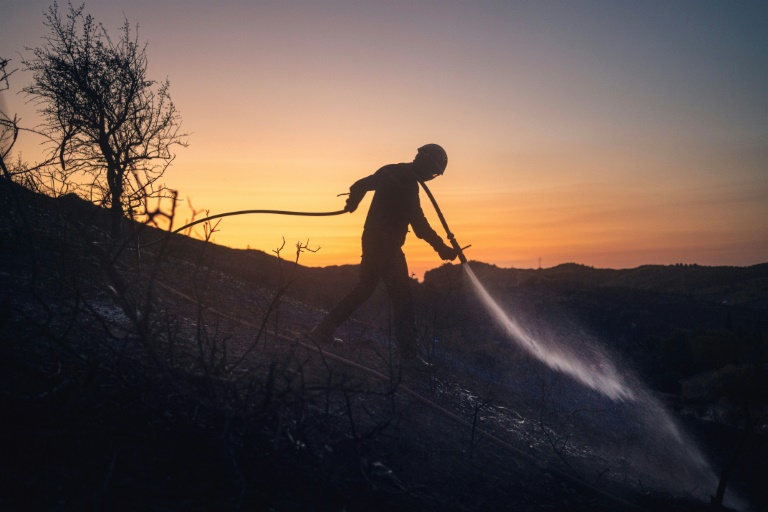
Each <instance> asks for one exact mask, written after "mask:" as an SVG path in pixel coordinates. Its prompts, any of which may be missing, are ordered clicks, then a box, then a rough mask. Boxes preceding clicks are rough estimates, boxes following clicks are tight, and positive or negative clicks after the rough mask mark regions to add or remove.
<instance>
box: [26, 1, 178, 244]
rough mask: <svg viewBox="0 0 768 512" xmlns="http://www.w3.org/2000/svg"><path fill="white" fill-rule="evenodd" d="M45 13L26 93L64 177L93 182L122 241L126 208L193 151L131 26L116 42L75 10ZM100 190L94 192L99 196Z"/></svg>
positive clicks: (166, 90)
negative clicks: (181, 154) (183, 151)
mask: <svg viewBox="0 0 768 512" xmlns="http://www.w3.org/2000/svg"><path fill="white" fill-rule="evenodd" d="M68 7H69V12H68V13H67V14H66V16H65V17H62V15H61V14H60V13H59V8H58V5H57V4H56V2H54V3H53V5H52V6H51V7H49V8H48V11H47V12H46V14H45V18H46V22H45V26H46V27H48V29H49V34H48V35H47V36H46V37H45V38H44V39H45V43H43V44H42V45H41V46H39V47H37V48H34V49H32V48H27V50H29V51H32V52H33V55H34V57H33V58H31V59H29V60H24V61H23V63H24V66H25V68H26V69H27V70H29V71H32V72H33V81H32V84H31V85H29V86H27V87H25V88H24V89H23V90H24V92H26V93H27V94H29V95H31V96H32V97H33V98H34V99H35V100H36V101H37V102H38V105H39V107H40V109H39V112H40V113H41V114H42V115H43V118H44V120H45V121H44V127H43V131H45V132H47V135H48V136H49V138H50V139H51V140H52V141H54V148H53V150H54V151H55V152H56V153H57V157H58V160H59V166H60V170H59V171H60V172H61V173H65V174H71V173H84V174H85V175H87V176H91V180H90V183H89V184H88V186H90V187H92V189H93V188H95V189H96V190H95V192H96V193H97V194H98V193H99V192H100V191H101V192H102V195H103V197H102V198H101V202H102V204H104V205H105V206H109V208H110V212H111V235H112V238H113V239H115V240H116V239H117V238H119V236H120V232H121V224H122V219H123V216H124V212H125V208H126V207H128V208H132V207H133V206H134V205H137V204H138V203H139V202H140V201H141V200H142V198H143V196H145V195H146V194H153V193H157V190H158V189H157V188H155V187H154V184H155V183H156V182H157V180H158V179H159V178H160V177H161V176H162V175H163V173H164V172H165V170H166V169H167V168H168V166H169V165H170V164H171V162H172V161H173V160H174V158H175V154H174V152H173V149H174V146H177V145H178V146H186V145H187V142H186V135H185V134H182V133H180V132H179V129H180V125H181V118H180V116H179V114H178V111H177V110H176V107H175V106H174V104H173V102H172V101H171V97H170V95H169V85H170V84H169V81H168V80H167V79H166V80H165V81H163V82H156V81H155V80H151V79H149V78H147V54H146V48H147V45H146V43H139V41H138V26H137V27H136V29H135V30H132V28H131V25H130V24H129V23H128V20H127V19H126V20H125V22H124V23H123V26H122V27H121V29H120V38H119V40H117V41H116V42H115V41H113V40H112V39H111V38H110V37H109V35H108V34H107V31H106V29H105V28H104V27H103V25H101V24H99V23H96V22H95V21H94V19H93V17H92V16H91V15H89V14H85V13H84V8H85V7H84V5H80V7H77V8H75V7H74V6H73V5H72V4H71V3H69V4H68ZM93 192H94V190H92V191H91V193H92V196H93Z"/></svg>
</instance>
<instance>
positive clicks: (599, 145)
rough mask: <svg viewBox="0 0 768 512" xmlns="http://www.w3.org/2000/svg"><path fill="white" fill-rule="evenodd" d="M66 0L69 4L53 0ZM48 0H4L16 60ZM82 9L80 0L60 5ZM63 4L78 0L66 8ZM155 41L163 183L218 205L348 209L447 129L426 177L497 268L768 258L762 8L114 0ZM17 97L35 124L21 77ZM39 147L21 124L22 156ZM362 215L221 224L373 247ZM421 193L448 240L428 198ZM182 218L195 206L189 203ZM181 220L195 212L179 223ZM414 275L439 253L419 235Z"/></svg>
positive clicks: (268, 239) (256, 235)
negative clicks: (438, 159) (167, 118)
mask: <svg viewBox="0 0 768 512" xmlns="http://www.w3.org/2000/svg"><path fill="white" fill-rule="evenodd" d="M60 3H61V2H60ZM49 4H50V2H49V1H39V0H2V8H0V56H2V57H4V58H10V59H12V63H11V64H12V66H13V67H21V62H20V61H21V57H22V56H27V57H29V56H31V53H30V52H29V51H26V50H25V47H34V46H38V45H40V44H42V39H41V38H42V37H43V36H44V35H46V29H45V27H44V26H43V21H44V16H43V12H44V11H45V10H46V8H47V7H48V5H49ZM64 4H65V2H64ZM61 10H62V12H63V11H65V10H66V4H65V5H64V6H63V7H61ZM86 11H87V12H89V13H91V14H93V15H94V16H95V18H96V19H97V20H98V21H100V22H102V23H103V24H104V25H105V27H106V28H107V29H108V31H109V32H110V34H113V35H114V36H117V29H118V27H119V26H120V24H121V23H122V20H123V15H125V16H126V17H127V18H128V20H129V21H130V22H131V23H132V24H136V23H138V24H139V26H140V29H139V38H140V40H143V41H148V43H149V46H148V55H149V62H150V69H149V75H150V77H152V78H155V79H158V80H162V79H164V78H166V77H168V78H169V79H170V81H171V96H172V98H173V100H174V102H175V103H176V105H177V107H178V109H179V110H180V112H181V116H182V118H183V129H184V131H187V132H189V133H190V134H191V135H190V137H189V143H190V145H189V147H188V148H180V149H179V151H178V157H177V159H176V161H175V162H174V164H173V166H172V168H171V169H170V170H169V171H168V172H167V173H166V176H165V180H164V181H165V184H166V185H167V186H169V187H171V188H174V189H177V190H178V191H179V192H180V195H181V197H184V198H186V197H189V198H191V201H192V204H193V205H194V206H195V207H196V208H198V209H199V208H205V209H208V210H210V212H211V214H216V213H223V212H226V211H231V210H242V209H254V208H271V209H286V210H306V211H332V210H338V209H341V208H343V204H344V198H343V197H340V198H339V197H336V196H337V194H339V193H343V192H347V191H348V187H349V185H351V184H352V183H353V182H354V181H355V180H357V179H359V178H361V177H364V176H366V175H368V174H371V173H373V172H374V171H376V169H378V168H379V167H381V166H382V165H385V164H388V163H395V162H404V161H410V160H412V159H413V157H414V155H415V153H416V148H417V147H419V146H421V145H423V144H425V143H429V142H436V143H439V144H441V145H443V147H445V149H446V150H447V152H448V158H449V163H448V169H447V171H446V173H445V175H444V176H443V177H441V178H439V179H436V180H435V181H433V182H431V183H430V188H431V190H432V192H433V193H434V194H435V196H436V198H437V200H438V201H439V203H440V206H441V208H442V210H443V213H444V214H445V216H446V218H447V220H448V222H449V223H450V226H451V228H452V230H453V232H454V233H455V234H456V237H457V239H458V240H459V242H460V243H462V245H466V244H472V248H471V249H469V250H468V251H467V256H468V257H469V258H470V259H474V260H480V261H484V262H487V263H493V264H496V265H499V266H503V267H518V268H532V267H537V266H538V265H539V258H541V264H542V266H544V267H551V266H554V265H557V264H560V263H565V262H577V263H583V264H586V265H591V266H595V267H609V268H631V267H636V266H639V265H643V264H672V263H678V262H680V263H698V264H702V265H751V264H756V263H762V262H766V261H768V29H766V27H768V2H748V1H745V2H729V1H720V2H712V1H703V0H702V1H699V0H696V1H674V2H667V1H644V2H634V1H631V2H630V1H620V0H616V1H613V0H611V1H600V2H597V1H579V2H576V1H562V2H550V1H533V0H531V1H527V2H512V1H475V2H469V1H467V2H460V1H434V2H414V1H408V2H402V1H386V2H372V1H371V2H342V1H319V0H317V1H306V2H294V1H284V2H258V1H245V0H242V1H227V0H221V1H218V2H210V1H184V0H152V1H148V0H131V1H128V0H122V1H117V0H101V1H98V2H96V1H92V2H86ZM11 80H12V82H11V86H12V88H11V91H8V92H6V93H4V97H3V101H4V103H5V106H6V109H7V110H10V111H11V112H16V113H18V114H19V117H21V119H22V125H23V126H27V127H33V126H34V125H35V124H36V123H37V122H38V121H39V120H38V118H37V117H36V114H35V111H34V107H33V106H32V105H29V104H28V103H27V98H25V97H24V96H23V95H21V94H16V92H18V91H19V90H20V89H21V88H22V87H23V86H25V85H27V84H28V83H29V81H30V76H29V75H28V74H25V73H23V72H18V73H16V74H15V75H13V76H12V79H11ZM38 143H39V141H37V140H35V139H33V138H32V137H31V136H22V139H21V140H20V141H19V143H18V145H17V148H18V149H19V150H21V151H22V154H23V157H24V158H26V159H28V160H32V161H34V160H35V159H37V158H38V155H39V148H38ZM369 202H370V194H369V196H368V197H367V198H366V200H365V201H364V202H363V204H362V205H361V208H360V209H359V210H358V211H357V212H356V213H354V214H347V215H344V216H340V217H325V218H314V219H313V218H294V217H286V218H281V217H266V216H244V217H236V218H230V219H226V220H224V221H223V222H222V223H221V224H220V226H219V229H220V231H219V232H218V233H216V234H215V241H216V242H218V243H220V244H224V245H228V246H232V247H240V248H245V247H247V246H250V247H251V248H258V249H262V250H265V251H267V252H269V251H270V250H271V249H274V248H275V247H277V246H279V245H280V244H281V240H282V237H283V236H284V237H285V239H286V241H287V243H288V244H289V245H290V244H293V243H295V242H296V241H298V240H301V241H306V240H307V239H309V241H310V245H311V246H313V247H315V246H318V245H319V246H321V247H322V249H321V250H320V251H319V252H317V253H314V254H306V255H303V256H302V260H301V262H302V263H303V264H305V265H310V266H325V265H332V264H347V263H358V262H359V256H360V234H361V231H362V226H363V223H364V220H365V212H366V211H367V205H368V204H369ZM422 206H423V208H424V210H425V212H427V216H428V218H429V219H430V222H431V223H432V225H433V227H435V229H437V230H438V232H440V233H441V235H442V234H443V233H442V228H441V227H440V225H439V221H438V220H437V216H436V215H434V212H433V211H432V208H431V206H430V205H429V202H428V200H427V198H426V197H425V196H423V197H422ZM181 211H182V216H185V215H186V216H188V211H187V210H186V208H182V210H181ZM182 220H183V219H182ZM405 251H406V254H407V256H408V260H409V265H410V268H411V270H412V271H413V272H415V273H416V274H417V275H418V276H419V277H421V275H422V274H423V272H424V271H425V270H428V269H430V268H434V267H436V266H438V265H439V264H440V260H439V258H438V257H437V255H436V254H435V253H434V252H433V251H432V250H431V248H430V247H429V246H428V245H426V244H425V243H424V242H422V241H420V240H418V239H416V238H415V237H413V236H412V235H409V238H408V240H407V242H406V245H405Z"/></svg>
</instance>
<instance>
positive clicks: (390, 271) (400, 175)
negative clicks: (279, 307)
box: [309, 144, 458, 370]
mask: <svg viewBox="0 0 768 512" xmlns="http://www.w3.org/2000/svg"><path fill="white" fill-rule="evenodd" d="M447 165H448V155H447V154H446V153H445V150H444V149H443V148H442V147H440V146H439V145H437V144H427V145H426V146H422V147H420V148H419V149H418V153H417V154H416V158H414V160H413V162H411V163H401V164H391V165H386V166H384V167H382V168H381V169H379V170H378V171H376V172H375V173H374V174H372V175H370V176H368V177H366V178H363V179H361V180H359V181H357V182H355V184H353V185H352V186H351V187H349V198H348V199H347V204H346V207H345V210H346V211H348V212H354V211H355V210H356V209H357V205H359V204H360V201H362V200H363V197H365V194H366V192H368V191H373V192H374V193H373V200H372V201H371V207H370V209H369V210H368V217H367V218H366V220H365V227H364V228H363V240H362V245H363V255H362V259H361V261H360V281H359V282H358V283H357V285H356V286H355V287H354V288H353V289H352V291H350V292H349V293H348V294H347V296H346V297H344V298H343V299H342V300H341V301H340V302H339V303H338V304H337V305H336V306H335V307H334V308H333V309H332V310H331V311H330V312H329V313H328V314H327V315H326V316H325V318H323V319H322V320H321V321H320V323H319V324H317V326H315V328H314V329H312V331H311V332H310V334H309V335H310V337H311V338H312V339H313V340H315V341H317V342H321V343H327V342H330V341H332V340H333V333H334V331H335V330H336V328H337V327H338V326H339V325H341V324H342V323H343V322H344V321H345V320H346V319H347V318H349V316H350V315H351V314H352V313H353V312H354V311H355V310H356V309H357V308H358V307H359V306H360V305H361V304H362V303H363V302H365V301H366V300H367V299H368V297H370V296H371V294H372V293H373V291H374V290H375V289H376V285H377V284H378V282H379V280H383V281H384V284H385V285H386V287H387V292H388V293H389V299H390V304H391V307H392V317H393V320H394V326H393V327H394V331H395V338H396V339H397V346H398V352H399V355H400V362H401V364H402V365H403V367H404V368H405V369H409V370H418V369H420V368H427V367H428V364H427V363H426V362H425V361H424V360H423V359H422V358H421V357H420V356H419V352H418V347H417V333H416V325H415V315H414V306H413V296H412V293H411V288H410V278H409V275H408V265H407V263H406V261H405V254H403V250H402V246H403V244H404V243H405V236H406V233H408V226H409V225H410V226H411V227H412V228H413V232H414V233H415V234H416V236H417V237H419V238H421V239H423V240H425V241H426V242H427V243H428V244H429V245H431V246H432V247H433V248H434V249H435V251H437V253H438V254H439V255H440V257H441V258H442V259H444V260H454V259H456V256H457V255H458V253H457V251H456V250H455V249H454V248H452V247H450V246H448V245H446V244H445V242H443V239H442V238H440V236H439V235H438V234H437V233H436V232H435V230H434V229H432V227H431V226H430V225H429V222H427V219H426V217H424V212H423V211H422V209H421V204H420V202H419V181H429V180H431V179H434V178H436V177H437V176H441V175H442V174H443V172H445V168H446V166H447Z"/></svg>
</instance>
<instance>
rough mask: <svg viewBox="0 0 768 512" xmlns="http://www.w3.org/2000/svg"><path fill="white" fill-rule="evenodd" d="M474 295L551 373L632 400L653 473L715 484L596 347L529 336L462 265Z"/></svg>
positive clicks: (687, 445)
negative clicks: (653, 459)
mask: <svg viewBox="0 0 768 512" xmlns="http://www.w3.org/2000/svg"><path fill="white" fill-rule="evenodd" d="M462 266H463V267H464V270H465V271H466V273H467V276H468V277H469V279H470V281H471V283H472V286H473V288H474V291H475V292H476V294H477V296H478V297H479V298H480V300H481V301H482V303H483V305H484V306H485V307H486V309H487V310H488V311H489V312H490V313H491V315H492V316H493V318H494V320H495V321H496V322H497V323H498V324H499V326H500V327H501V328H502V329H503V330H504V331H505V332H506V334H507V335H508V336H509V338H510V339H512V340H513V341H514V342H515V343H516V344H517V345H518V346H519V347H520V348H522V349H523V350H525V351H526V352H527V353H528V354H530V355H532V356H533V357H535V358H536V359H538V360H539V361H541V362H542V363H544V364H546V365H547V366H548V367H550V368H552V369H553V370H555V371H558V372H561V373H564V374H567V375H569V376H570V377H572V378H573V379H575V380H576V381H578V382H580V383H582V384H583V385H585V386H587V387H589V388H591V389H593V390H595V391H598V392H600V393H602V394H603V395H605V396H607V397H608V398H610V399H611V400H614V401H616V402H632V406H633V410H635V411H636V413H637V415H638V418H639V421H641V423H642V424H643V425H644V428H643V432H644V433H645V435H646V437H647V439H646V441H650V442H649V443H648V444H649V445H650V446H663V447H664V451H663V452H658V451H656V450H653V449H651V450H650V451H651V452H656V453H657V454H658V455H660V456H661V457H662V458H664V461H665V462H664V463H662V464H658V463H657V464H656V467H655V468H654V470H655V471H659V472H660V471H662V470H663V469H670V470H673V471H675V477H676V478H677V479H678V480H677V482H678V483H679V484H681V485H682V484H683V483H688V484H689V485H691V486H697V487H698V486H700V488H701V489H713V488H714V487H716V485H717V479H716V477H715V476H714V473H713V472H712V470H711V468H710V466H709V464H708V463H707V461H706V459H705V458H704V456H703V455H702V454H701V452H700V451H699V449H698V448H697V447H696V446H695V444H694V443H692V442H690V441H689V440H687V439H686V438H685V436H684V434H683V433H682V431H681V430H680V429H679V427H678V426H677V424H676V422H675V421H674V419H673V418H672V417H671V416H670V415H669V414H668V413H667V411H666V410H665V408H664V407H663V405H662V404H661V403H659V401H658V400H657V399H656V398H654V397H653V396H652V394H651V393H649V392H648V391H647V390H645V388H644V386H642V384H641V383H639V382H635V381H633V382H628V381H627V380H626V379H625V378H624V377H622V375H621V374H620V373H619V372H618V371H617V369H616V366H615V365H614V364H613V362H612V361H611V360H610V359H609V358H608V356H607V355H606V354H605V353H604V352H603V351H602V350H600V348H599V347H598V346H590V345H585V346H580V347H577V346H574V344H573V343H571V344H568V343H565V342H564V340H559V339H557V337H556V336H554V335H549V334H544V335H536V336H535V335H533V334H532V333H531V332H529V331H528V330H527V329H525V328H524V327H523V326H522V325H520V324H519V323H518V322H516V321H515V320H514V319H513V318H510V316H509V315H508V314H507V313H506V312H505V311H504V310H503V309H502V308H501V306H499V304H498V303H497V302H496V301H495V300H494V299H493V297H491V295H490V294H489V293H488V291H487V290H486V289H485V287H484V286H483V285H482V283H480V281H479V280H478V278H477V276H476V275H475V273H474V272H473V271H472V269H471V268H470V266H469V265H468V264H464V265H462Z"/></svg>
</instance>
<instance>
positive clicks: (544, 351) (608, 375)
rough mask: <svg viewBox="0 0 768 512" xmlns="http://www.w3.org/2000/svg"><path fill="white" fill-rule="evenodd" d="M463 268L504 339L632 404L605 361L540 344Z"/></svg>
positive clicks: (626, 389)
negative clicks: (587, 358) (504, 335)
mask: <svg viewBox="0 0 768 512" xmlns="http://www.w3.org/2000/svg"><path fill="white" fill-rule="evenodd" d="M463 266H464V270H465V271H466V273H467V275H468V276H469V278H470V281H471V282H472V286H473V287H474V289H475V292H476V293H477V295H478V297H480V300H481V301H482V302H483V305H485V307H486V309H487V310H488V311H489V312H490V313H491V315H492V316H493V318H494V319H495V320H496V322H497V323H498V324H499V326H500V327H501V328H502V329H504V331H505V332H506V333H507V335H508V336H509V337H510V338H511V339H512V340H513V341H514V342H515V343H517V344H518V345H519V346H520V348H522V349H523V350H525V351H526V352H528V353H529V354H530V355H532V356H534V357H535V358H536V359H538V360H539V361H541V362H543V363H544V364H546V365H547V366H549V367H550V368H552V369H553V370H555V371H558V372H562V373H565V374H567V375H570V376H571V377H572V378H574V379H576V380H577V381H579V382H581V383H582V384H584V385H585V386H588V387H590V388H592V389H594V390H595V391H598V392H600V393H602V394H604V395H605V396H607V397H609V398H610V399H612V400H619V401H623V400H635V394H634V393H633V392H632V390H631V389H630V388H629V386H628V384H627V383H626V382H625V381H624V379H623V378H622V377H621V375H619V373H618V372H617V371H616V368H615V367H614V365H613V364H612V363H611V361H610V360H609V359H608V358H607V357H605V356H604V355H603V354H601V353H599V352H598V351H596V350H594V349H593V350H591V351H590V353H589V356H590V357H589V359H590V361H589V362H587V361H585V360H584V358H583V357H580V356H579V354H577V353H575V351H574V350H572V349H571V348H569V347H568V346H563V345H558V344H557V343H555V342H554V340H549V343H544V342H543V341H542V340H540V339H538V338H536V337H534V336H533V335H532V334H531V333H529V332H527V331H526V330H525V329H524V328H523V327H522V326H521V325H520V324H518V323H517V322H515V321H514V320H513V319H512V318H510V317H509V315H508V314H507V313H506V312H505V311H504V310H503V309H502V308H501V306H499V304H498V303H497V302H496V301H495V300H494V299H493V297H491V295H490V294H489V293H488V291H487V290H486V289H485V287H484V286H483V285H482V283H480V280H478V279H477V276H476V275H475V273H474V272H473V271H472V269H471V268H470V267H469V265H468V264H467V265H463Z"/></svg>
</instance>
